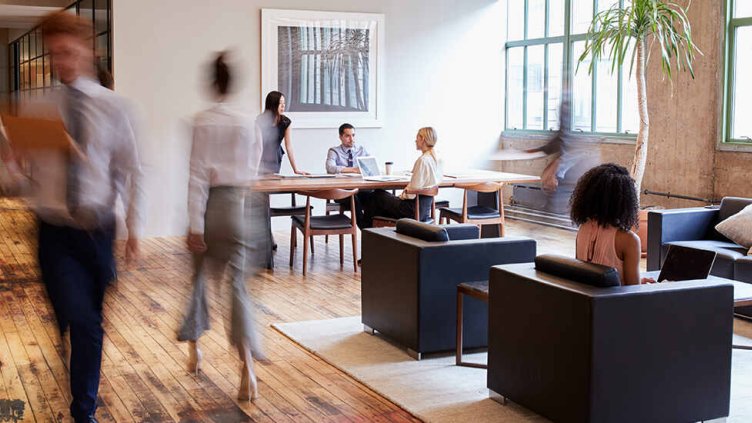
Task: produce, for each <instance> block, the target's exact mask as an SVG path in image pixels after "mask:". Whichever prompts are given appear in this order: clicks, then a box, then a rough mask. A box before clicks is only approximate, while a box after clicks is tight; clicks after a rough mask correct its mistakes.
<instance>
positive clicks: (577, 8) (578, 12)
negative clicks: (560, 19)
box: [572, 0, 593, 34]
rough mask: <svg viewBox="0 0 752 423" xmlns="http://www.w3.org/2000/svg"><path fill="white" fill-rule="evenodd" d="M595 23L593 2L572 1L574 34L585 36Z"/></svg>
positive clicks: (585, 0)
mask: <svg viewBox="0 0 752 423" xmlns="http://www.w3.org/2000/svg"><path fill="white" fill-rule="evenodd" d="M591 22H593V0H572V34H584V33H586V32H587V30H588V28H589V27H590V23H591Z"/></svg>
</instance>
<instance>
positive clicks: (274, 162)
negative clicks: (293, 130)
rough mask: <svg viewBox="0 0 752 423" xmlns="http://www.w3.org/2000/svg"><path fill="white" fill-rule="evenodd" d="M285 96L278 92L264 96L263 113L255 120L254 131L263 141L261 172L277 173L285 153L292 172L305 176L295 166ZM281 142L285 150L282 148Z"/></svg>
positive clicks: (305, 173)
mask: <svg viewBox="0 0 752 423" xmlns="http://www.w3.org/2000/svg"><path fill="white" fill-rule="evenodd" d="M284 112H285V96H284V94H282V93H281V92H279V91H272V92H270V93H269V94H267V95H266V101H265V103H264V113H261V114H260V115H259V116H258V118H256V128H257V129H256V130H257V131H260V132H261V138H262V139H263V140H264V150H263V153H262V155H261V171H262V173H264V174H269V173H279V170H280V168H281V167H282V156H284V155H285V152H287V158H288V159H289V160H290V166H291V167H292V171H293V172H295V173H296V174H298V175H307V174H308V173H307V172H304V171H302V170H300V169H298V167H297V166H296V165H295V153H294V152H293V150H292V142H291V141H290V124H291V123H292V122H291V121H290V118H288V117H287V116H285V115H284V114H283V113H284ZM282 140H284V141H285V148H284V149H283V148H282Z"/></svg>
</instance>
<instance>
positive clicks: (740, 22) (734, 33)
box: [725, 0, 752, 143]
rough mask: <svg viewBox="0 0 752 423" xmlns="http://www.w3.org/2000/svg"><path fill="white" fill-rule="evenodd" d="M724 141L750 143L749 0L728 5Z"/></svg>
mask: <svg viewBox="0 0 752 423" xmlns="http://www.w3.org/2000/svg"><path fill="white" fill-rule="evenodd" d="M727 7H728V9H727V16H728V23H727V26H726V27H727V31H728V32H727V34H726V42H727V45H726V57H727V61H726V64H727V69H728V74H727V76H726V77H727V84H726V128H725V134H726V136H725V141H726V142H732V143H752V119H750V116H752V79H750V78H749V72H750V70H751V69H752V0H729V1H728V4H727Z"/></svg>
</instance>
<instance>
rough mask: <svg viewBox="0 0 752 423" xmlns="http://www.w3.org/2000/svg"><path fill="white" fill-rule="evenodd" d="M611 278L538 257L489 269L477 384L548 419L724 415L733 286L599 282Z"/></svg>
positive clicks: (592, 268)
mask: <svg viewBox="0 0 752 423" xmlns="http://www.w3.org/2000/svg"><path fill="white" fill-rule="evenodd" d="M551 264H554V265H551ZM612 271H613V269H612V268H608V267H604V266H598V265H591V264H588V263H583V262H579V261H577V260H575V259H570V258H561V257H547V256H541V257H539V258H537V259H536V264H533V263H527V264H513V265H504V266H495V267H493V268H492V269H491V275H490V281H489V289H490V291H489V345H488V388H489V389H490V390H491V391H493V392H495V393H497V394H499V395H501V396H503V397H504V398H508V399H509V400H511V401H514V402H515V403H518V404H521V405H523V406H525V407H527V408H529V409H531V410H533V411H535V412H537V413H539V414H541V415H543V416H545V417H547V418H549V419H551V420H553V421H556V422H690V421H700V420H711V419H716V418H720V417H724V416H727V415H728V413H729V399H730V383H731V339H732V334H733V333H732V331H733V317H732V316H733V315H732V310H733V286H732V285H731V284H727V283H726V284H724V283H719V282H711V281H685V282H673V283H663V284H650V285H637V286H610V285H613V281H611V282H609V276H608V275H606V273H608V272H612ZM550 272H553V273H550ZM562 275H566V277H562ZM577 281H589V282H590V283H592V284H596V285H599V286H601V287H597V286H592V285H587V284H584V283H580V282H577ZM603 286H605V287H603Z"/></svg>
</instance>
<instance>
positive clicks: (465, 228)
mask: <svg viewBox="0 0 752 423" xmlns="http://www.w3.org/2000/svg"><path fill="white" fill-rule="evenodd" d="M444 229H446V231H447V234H448V235H449V240H450V241H464V240H468V239H480V228H479V227H478V226H477V225H472V224H464V223H460V224H458V225H446V226H444Z"/></svg>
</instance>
